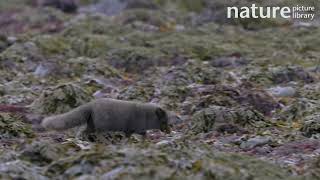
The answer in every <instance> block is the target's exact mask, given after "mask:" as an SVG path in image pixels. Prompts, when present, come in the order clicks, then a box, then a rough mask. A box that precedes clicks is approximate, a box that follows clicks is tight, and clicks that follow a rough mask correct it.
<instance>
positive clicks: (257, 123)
mask: <svg viewBox="0 0 320 180" xmlns="http://www.w3.org/2000/svg"><path fill="white" fill-rule="evenodd" d="M226 124H234V125H237V126H242V127H246V126H251V127H263V126H266V122H265V118H264V116H263V115H262V114H260V113H258V112H257V111H254V110H251V109H247V108H227V107H222V106H210V107H209V108H206V109H204V110H201V111H198V112H197V113H195V114H194V115H193V116H192V118H191V129H192V132H195V133H207V132H209V131H212V130H215V129H216V128H218V129H219V127H220V125H224V126H226Z"/></svg>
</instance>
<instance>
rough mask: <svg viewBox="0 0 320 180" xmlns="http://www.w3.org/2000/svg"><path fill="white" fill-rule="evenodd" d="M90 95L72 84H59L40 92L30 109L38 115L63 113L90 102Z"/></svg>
mask: <svg viewBox="0 0 320 180" xmlns="http://www.w3.org/2000/svg"><path fill="white" fill-rule="evenodd" d="M90 99H91V98H90V95H88V94H87V92H86V91H85V90H83V89H82V88H80V87H79V86H77V85H74V84H70V83H69V84H61V85H58V86H55V87H51V88H48V89H46V90H44V91H43V92H42V94H41V95H40V97H39V98H38V99H36V100H35V101H34V102H33V103H32V105H31V107H32V108H33V109H34V111H36V112H38V113H40V114H56V113H63V112H66V111H68V110H71V109H72V108H75V107H77V106H80V105H82V104H84V103H86V102H88V101H90Z"/></svg>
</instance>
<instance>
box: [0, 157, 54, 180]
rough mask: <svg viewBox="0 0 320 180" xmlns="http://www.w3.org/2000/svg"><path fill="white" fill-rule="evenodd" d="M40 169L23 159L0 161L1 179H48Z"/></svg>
mask: <svg viewBox="0 0 320 180" xmlns="http://www.w3.org/2000/svg"><path fill="white" fill-rule="evenodd" d="M41 171H42V169H41V168H40V167H38V166H35V165H33V164H31V163H28V162H25V161H20V160H16V161H9V162H5V163H0V178H1V179H38V180H49V179H50V178H47V177H45V176H44V175H43V174H42V172H41Z"/></svg>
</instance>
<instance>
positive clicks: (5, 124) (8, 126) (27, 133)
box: [0, 113, 35, 139]
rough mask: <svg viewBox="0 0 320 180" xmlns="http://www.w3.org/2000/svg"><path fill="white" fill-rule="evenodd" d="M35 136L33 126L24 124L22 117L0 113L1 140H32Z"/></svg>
mask: <svg viewBox="0 0 320 180" xmlns="http://www.w3.org/2000/svg"><path fill="white" fill-rule="evenodd" d="M34 136H35V134H34V132H33V130H32V129H31V125H30V124H27V123H25V122H23V118H22V116H19V115H14V114H10V113H0V138H1V139H10V138H17V137H20V138H23V137H25V138H32V137H34Z"/></svg>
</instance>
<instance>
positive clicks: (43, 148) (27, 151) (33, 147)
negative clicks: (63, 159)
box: [19, 141, 64, 166]
mask: <svg viewBox="0 0 320 180" xmlns="http://www.w3.org/2000/svg"><path fill="white" fill-rule="evenodd" d="M63 153H64V152H63V150H62V149H61V148H60V146H57V145H54V144H52V143H50V142H45V141H41V142H37V141H35V142H33V143H32V144H29V145H27V146H26V147H25V148H24V149H23V150H22V151H21V153H20V156H19V158H21V159H23V160H25V161H29V162H30V163H34V164H37V165H39V166H43V165H48V164H50V163H51V162H52V161H55V160H57V159H59V157H60V156H62V155H63Z"/></svg>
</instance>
